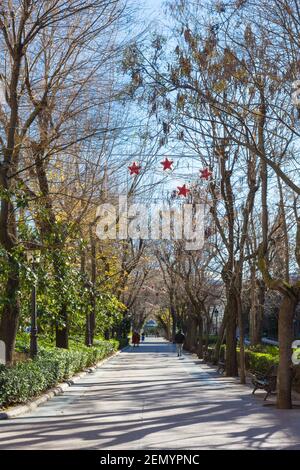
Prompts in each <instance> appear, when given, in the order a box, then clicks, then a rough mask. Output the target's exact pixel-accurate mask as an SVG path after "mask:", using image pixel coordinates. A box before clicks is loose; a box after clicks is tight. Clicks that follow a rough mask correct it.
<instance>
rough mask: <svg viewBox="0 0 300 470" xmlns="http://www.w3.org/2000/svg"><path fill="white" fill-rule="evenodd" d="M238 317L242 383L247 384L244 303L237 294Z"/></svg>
mask: <svg viewBox="0 0 300 470" xmlns="http://www.w3.org/2000/svg"><path fill="white" fill-rule="evenodd" d="M236 305H237V317H238V325H239V330H240V381H241V384H245V383H246V365H245V344H244V322H243V316H242V302H241V297H240V295H239V294H236Z"/></svg>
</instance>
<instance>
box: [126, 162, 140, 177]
mask: <svg viewBox="0 0 300 470" xmlns="http://www.w3.org/2000/svg"><path fill="white" fill-rule="evenodd" d="M128 170H129V171H130V174H131V175H138V174H139V172H140V170H141V167H140V166H139V165H137V164H136V163H135V162H133V164H132V165H131V166H129V167H128Z"/></svg>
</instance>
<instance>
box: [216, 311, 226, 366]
mask: <svg viewBox="0 0 300 470" xmlns="http://www.w3.org/2000/svg"><path fill="white" fill-rule="evenodd" d="M226 321H227V307H225V311H224V316H223V318H222V323H221V326H220V329H219V336H218V339H217V342H216V345H215V348H214V355H213V364H215V365H216V364H218V362H219V358H220V350H221V346H222V344H223V341H224V337H225V328H226Z"/></svg>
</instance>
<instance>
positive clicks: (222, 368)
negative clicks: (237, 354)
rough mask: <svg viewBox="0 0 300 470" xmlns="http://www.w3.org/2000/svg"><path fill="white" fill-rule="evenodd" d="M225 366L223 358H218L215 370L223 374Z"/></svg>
mask: <svg viewBox="0 0 300 470" xmlns="http://www.w3.org/2000/svg"><path fill="white" fill-rule="evenodd" d="M225 366H226V362H225V359H220V360H219V362H218V368H217V372H219V373H220V374H223V373H224V372H225Z"/></svg>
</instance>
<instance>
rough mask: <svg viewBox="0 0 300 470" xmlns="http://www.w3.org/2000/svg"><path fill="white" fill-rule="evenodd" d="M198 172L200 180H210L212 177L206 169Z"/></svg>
mask: <svg viewBox="0 0 300 470" xmlns="http://www.w3.org/2000/svg"><path fill="white" fill-rule="evenodd" d="M200 172H201V178H204V179H205V180H208V178H210V177H211V175H212V172H211V171H210V170H209V169H208V168H205V169H204V170H200Z"/></svg>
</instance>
